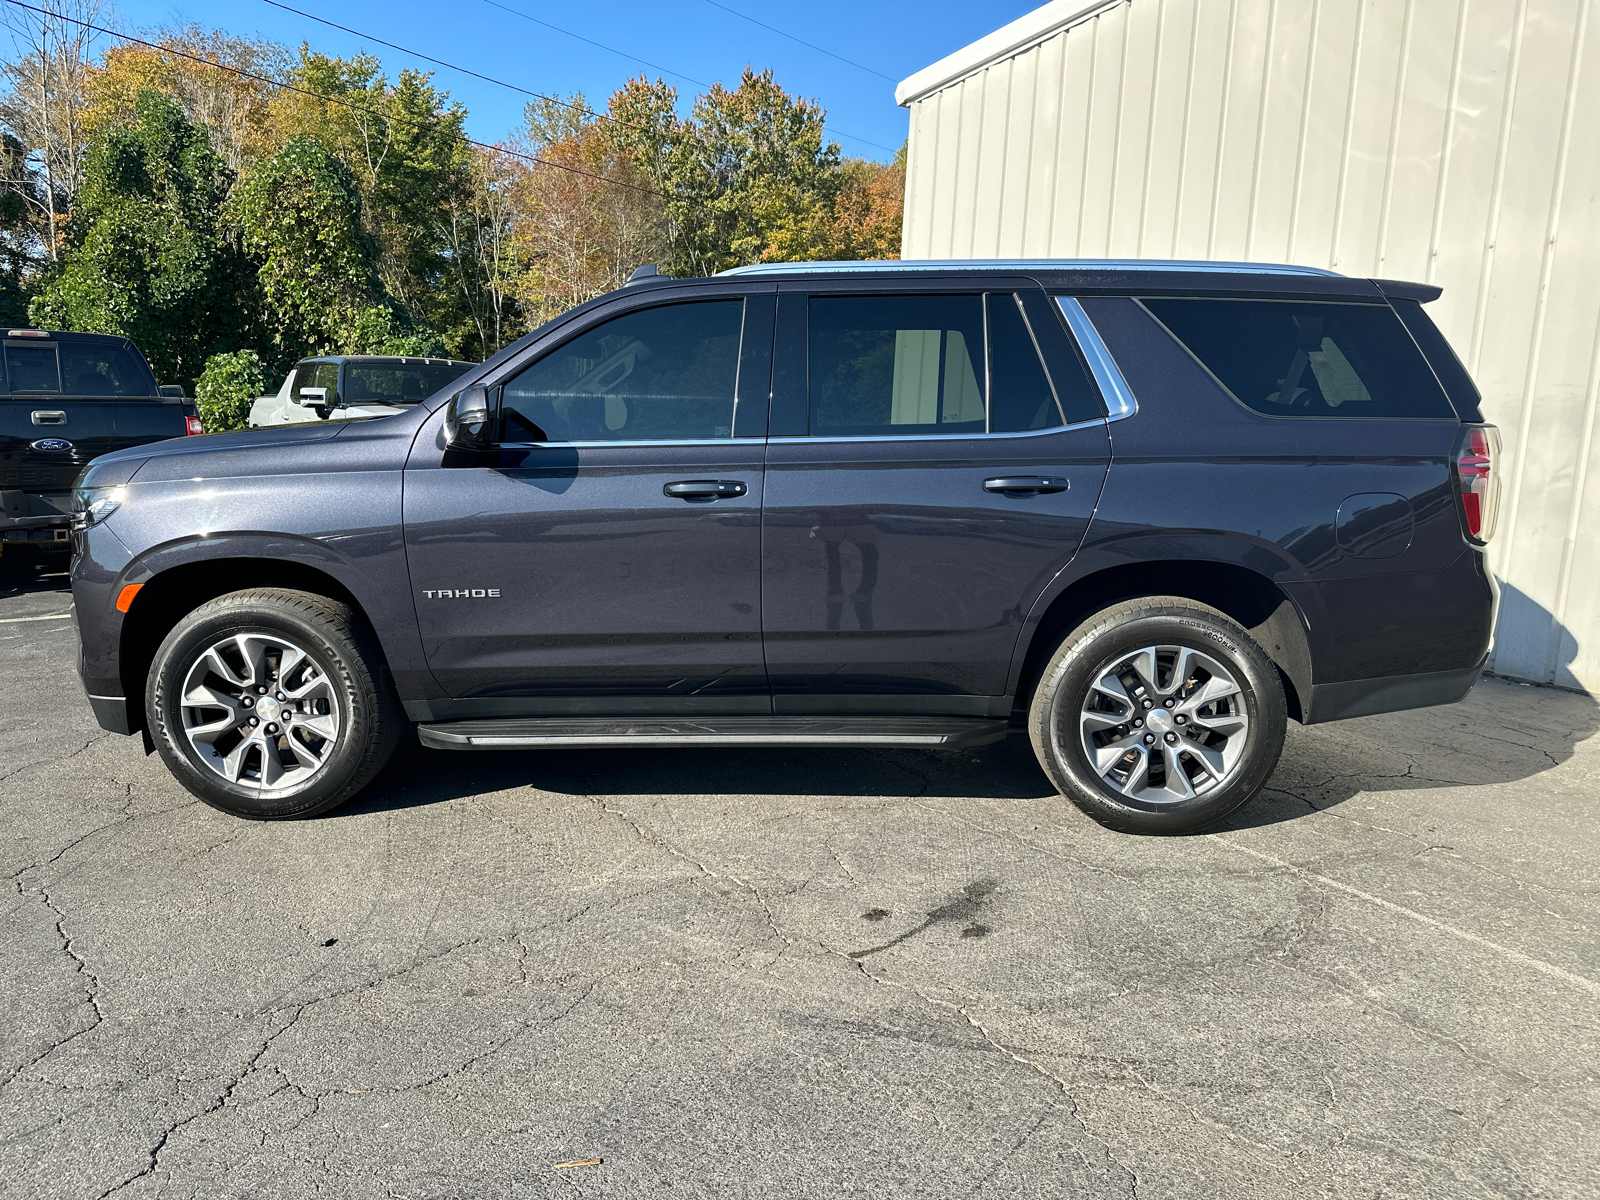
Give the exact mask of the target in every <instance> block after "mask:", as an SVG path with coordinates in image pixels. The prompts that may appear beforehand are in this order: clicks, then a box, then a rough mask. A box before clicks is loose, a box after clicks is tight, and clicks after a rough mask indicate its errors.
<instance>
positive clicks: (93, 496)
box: [72, 484, 128, 531]
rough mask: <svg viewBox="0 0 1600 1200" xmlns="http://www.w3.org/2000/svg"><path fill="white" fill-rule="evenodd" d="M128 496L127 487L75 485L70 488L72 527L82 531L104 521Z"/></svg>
mask: <svg viewBox="0 0 1600 1200" xmlns="http://www.w3.org/2000/svg"><path fill="white" fill-rule="evenodd" d="M127 498H128V489H127V488H126V487H124V486H123V485H121V484H118V485H117V486H116V487H83V486H79V487H75V488H73V489H72V527H73V528H74V529H76V530H79V531H82V530H85V529H87V528H89V526H91V525H98V524H100V522H101V521H104V520H105V519H106V518H107V517H109V516H110V515H111V514H112V513H114V512H116V511H117V509H118V508H120V507H122V502H123V501H124V500H126V499H127Z"/></svg>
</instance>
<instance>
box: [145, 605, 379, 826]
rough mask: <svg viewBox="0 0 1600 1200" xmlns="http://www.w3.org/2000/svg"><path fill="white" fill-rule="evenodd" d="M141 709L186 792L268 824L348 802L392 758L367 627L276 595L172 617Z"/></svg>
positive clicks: (337, 608) (344, 612)
mask: <svg viewBox="0 0 1600 1200" xmlns="http://www.w3.org/2000/svg"><path fill="white" fill-rule="evenodd" d="M145 712H146V714H148V718H149V721H150V729H151V733H152V736H153V737H154V739H155V743H156V748H157V749H158V750H159V751H160V752H161V757H162V759H163V760H164V761H165V762H166V764H167V766H168V767H169V768H170V769H171V771H172V773H173V774H174V775H175V776H177V778H178V781H179V782H180V783H182V784H183V786H184V787H185V788H187V789H188V790H189V791H191V792H193V793H194V794H195V795H196V796H198V797H199V798H200V799H202V800H204V801H205V802H206V803H207V804H209V805H211V806H212V807H213V808H219V809H221V810H222V811H223V812H227V813H232V814H233V815H234V816H239V817H249V818H252V819H254V820H263V821H267V820H280V819H283V818H286V817H307V816H311V815H313V814H315V813H319V812H324V811H326V810H327V809H330V808H332V807H334V806H335V805H336V804H340V803H342V802H343V801H345V800H347V799H349V798H350V797H351V796H353V795H354V794H355V793H356V792H358V791H359V790H360V789H361V788H362V787H364V786H365V785H366V784H367V783H368V782H369V781H370V780H371V779H372V777H373V776H374V775H376V774H377V773H378V771H379V769H380V768H381V767H382V766H383V764H384V763H385V762H386V761H387V760H388V758H389V755H390V754H391V753H392V752H393V751H394V747H395V743H396V741H397V739H398V736H399V732H400V726H401V724H402V720H403V718H402V716H401V712H400V706H399V702H398V701H397V700H396V699H395V696H394V690H393V688H392V687H391V686H390V684H389V681H388V678H387V675H386V674H385V671H384V668H383V659H382V656H381V654H380V653H379V651H378V647H377V640H376V639H375V638H374V637H373V635H372V633H371V631H370V630H369V629H368V628H367V627H366V623H365V622H364V621H362V620H361V618H360V617H359V616H358V615H357V614H356V613H355V612H354V611H353V610H351V609H350V608H349V607H348V606H347V605H344V604H340V603H338V602H337V601H334V600H329V599H327V598H326V597H323V596H316V595H312V594H311V593H309V592H298V591H287V590H281V589H276V588H273V589H258V590H251V591H243V592H234V593H232V594H230V595H226V596H221V597H218V598H217V599H215V600H211V601H208V602H207V603H205V604H202V605H201V606H200V607H199V608H197V609H195V610H194V611H193V612H191V613H189V614H188V615H187V616H185V617H184V618H183V619H182V620H181V621H179V622H178V624H177V625H176V626H175V627H174V628H173V630H172V632H171V633H169V634H167V637H166V639H165V640H164V641H163V642H162V643H161V647H160V649H158V650H157V651H156V656H155V661H154V663H153V664H152V665H151V668H150V675H149V679H148V682H147V684H146V689H145Z"/></svg>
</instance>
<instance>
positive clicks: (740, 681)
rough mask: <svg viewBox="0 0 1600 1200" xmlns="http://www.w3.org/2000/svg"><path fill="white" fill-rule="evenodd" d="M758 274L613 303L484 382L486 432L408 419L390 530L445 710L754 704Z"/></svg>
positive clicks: (767, 315) (763, 346) (762, 311)
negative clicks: (452, 451) (490, 409)
mask: <svg viewBox="0 0 1600 1200" xmlns="http://www.w3.org/2000/svg"><path fill="white" fill-rule="evenodd" d="M772 308H773V298H772V289H771V287H770V285H768V287H766V288H765V289H762V288H760V287H759V286H758V287H754V288H751V289H746V290H743V291H729V290H728V289H726V288H721V287H719V288H716V289H700V290H699V291H695V290H693V289H686V290H684V291H683V292H680V293H679V294H678V295H677V296H676V297H675V298H673V299H671V300H666V299H657V300H656V301H655V302H646V303H642V304H640V303H635V304H632V305H626V306H619V307H613V308H612V309H610V310H608V311H605V312H603V313H602V314H601V315H600V316H599V318H598V319H596V320H592V321H590V322H587V323H586V324H585V325H584V326H583V327H582V328H580V329H578V330H576V331H574V332H572V333H571V334H569V335H566V336H564V337H563V338H562V339H561V340H560V341H559V342H558V343H557V344H555V345H553V346H550V347H548V348H542V349H541V350H539V351H537V352H535V354H534V356H533V358H532V359H531V361H529V360H523V362H521V363H518V364H516V365H515V367H513V368H511V369H510V370H508V371H507V372H506V373H505V375H504V376H502V377H498V378H495V379H492V380H491V382H492V383H495V384H497V385H498V386H499V392H500V409H501V422H500V434H499V444H498V447H497V449H496V450H495V451H493V452H492V454H491V455H489V456H488V458H487V459H486V460H485V461H481V462H471V463H465V464H456V463H454V462H452V461H450V460H449V459H448V458H447V456H446V455H445V454H444V453H443V450H442V443H438V442H437V441H436V440H435V439H432V438H429V437H427V436H426V435H424V437H423V438H421V439H419V445H418V448H417V449H416V450H415V451H414V452H413V455H412V460H411V462H410V463H408V465H407V469H406V483H405V522H406V528H405V537H406V549H407V555H408V559H409V562H410V567H411V575H412V582H413V585H414V592H415V599H416V603H417V613H418V620H419V627H420V630H421V633H422V638H423V642H424V646H425V650H426V653H427V657H428V663H429V666H430V667H431V669H432V671H433V674H434V677H435V678H436V679H437V680H438V681H439V683H440V684H441V686H442V687H443V688H444V690H445V691H446V692H447V693H448V694H449V695H450V696H452V697H455V698H457V699H459V700H463V701H469V702H470V703H468V704H466V705H457V706H456V708H455V710H454V711H455V712H457V713H459V714H460V715H506V716H511V715H532V714H537V713H540V712H636V713H637V712H650V711H674V712H684V711H703V712H767V711H769V709H770V702H769V699H768V691H767V680H766V672H765V669H764V666H763V663H762V658H761V637H760V619H761V614H760V539H761V497H762V478H763V464H762V456H763V442H764V436H765V432H766V428H765V425H766V408H767V396H768V387H769V381H770V374H771V350H772Z"/></svg>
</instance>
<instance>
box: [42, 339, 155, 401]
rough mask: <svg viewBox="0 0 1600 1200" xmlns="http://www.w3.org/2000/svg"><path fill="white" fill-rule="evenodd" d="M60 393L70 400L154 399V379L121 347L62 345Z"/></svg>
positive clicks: (82, 343)
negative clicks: (110, 397) (74, 398)
mask: <svg viewBox="0 0 1600 1200" xmlns="http://www.w3.org/2000/svg"><path fill="white" fill-rule="evenodd" d="M61 382H62V385H63V387H62V390H63V391H64V392H65V393H66V394H67V395H69V396H155V395H157V392H156V389H155V387H154V384H155V379H154V377H153V376H152V375H151V374H150V372H149V371H148V370H146V369H145V365H144V363H143V362H141V361H140V360H139V359H138V358H136V357H135V356H134V355H133V354H132V353H131V352H130V351H128V350H127V349H126V348H124V347H122V346H107V345H96V344H94V343H92V342H62V343H61Z"/></svg>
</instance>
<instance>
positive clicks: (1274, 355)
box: [1143, 298, 1455, 418]
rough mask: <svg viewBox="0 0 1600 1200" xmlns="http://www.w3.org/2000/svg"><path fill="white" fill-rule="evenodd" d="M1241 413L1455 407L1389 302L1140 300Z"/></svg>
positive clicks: (1420, 411)
mask: <svg viewBox="0 0 1600 1200" xmlns="http://www.w3.org/2000/svg"><path fill="white" fill-rule="evenodd" d="M1143 304H1144V306H1145V308H1147V309H1148V310H1149V311H1150V312H1151V313H1153V314H1154V315H1155V317H1156V319H1157V320H1159V321H1160V322H1161V323H1162V324H1163V325H1165V326H1166V327H1167V330H1168V331H1169V332H1170V333H1171V334H1172V335H1173V336H1174V337H1176V338H1177V339H1178V341H1180V342H1182V343H1183V345H1184V346H1186V347H1187V348H1188V349H1189V352H1190V353H1191V354H1193V355H1194V356H1195V358H1197V359H1199V360H1200V362H1201V363H1202V364H1204V365H1205V367H1206V368H1207V369H1208V370H1209V371H1210V372H1211V374H1212V375H1213V376H1215V377H1216V378H1217V380H1218V381H1219V382H1221V384H1222V385H1223V386H1224V387H1226V388H1227V389H1228V390H1229V391H1230V392H1232V393H1233V395H1234V398H1235V399H1237V400H1238V401H1239V402H1240V403H1241V404H1243V405H1244V406H1245V407H1247V408H1250V409H1253V410H1255V411H1256V412H1258V413H1264V414H1266V415H1268V416H1274V417H1355V418H1363V417H1365V418H1373V417H1380V418H1392V417H1402V418H1403V417H1413V418H1415V417H1424V418H1426V417H1448V418H1453V417H1454V416H1455V410H1454V409H1453V408H1452V407H1451V405H1450V401H1449V400H1448V398H1446V396H1445V394H1444V391H1443V389H1442V388H1440V386H1439V381H1438V380H1437V379H1436V378H1435V377H1434V374H1433V371H1432V370H1431V369H1430V368H1429V366H1428V364H1427V362H1426V360H1425V359H1424V358H1423V357H1422V353H1421V351H1419V350H1418V349H1417V345H1416V343H1415V342H1414V341H1413V340H1412V338H1411V335H1410V333H1408V332H1407V331H1406V328H1405V326H1404V325H1403V324H1402V323H1401V321H1400V318H1399V317H1397V316H1396V315H1395V313H1394V311H1393V310H1392V309H1391V308H1389V306H1388V305H1386V304H1318V303H1305V302H1300V301H1282V300H1224V299H1170V298H1160V299H1146V300H1144V301H1143Z"/></svg>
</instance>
